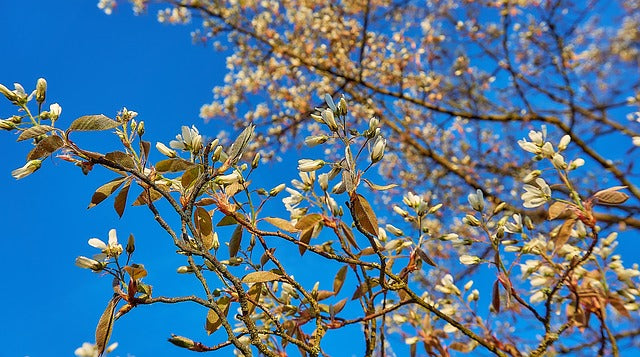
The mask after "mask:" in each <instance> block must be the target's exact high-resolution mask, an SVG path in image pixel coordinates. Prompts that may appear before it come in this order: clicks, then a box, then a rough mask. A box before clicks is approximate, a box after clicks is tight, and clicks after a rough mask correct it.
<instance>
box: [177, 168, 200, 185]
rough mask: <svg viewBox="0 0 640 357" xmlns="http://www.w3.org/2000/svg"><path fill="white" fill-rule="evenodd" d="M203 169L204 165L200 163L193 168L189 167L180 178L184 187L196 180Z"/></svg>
mask: <svg viewBox="0 0 640 357" xmlns="http://www.w3.org/2000/svg"><path fill="white" fill-rule="evenodd" d="M201 171H202V167H201V166H200V165H197V166H194V167H192V168H189V169H187V170H186V171H185V172H184V174H182V177H181V178H180V183H181V184H182V187H184V188H188V187H189V186H191V184H192V183H194V182H195V181H196V179H197V178H198V177H199V176H200V172H201Z"/></svg>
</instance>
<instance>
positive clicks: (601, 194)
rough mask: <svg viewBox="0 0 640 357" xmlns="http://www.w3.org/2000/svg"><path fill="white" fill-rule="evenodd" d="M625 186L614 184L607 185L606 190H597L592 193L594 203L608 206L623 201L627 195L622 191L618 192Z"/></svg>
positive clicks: (626, 198)
mask: <svg viewBox="0 0 640 357" xmlns="http://www.w3.org/2000/svg"><path fill="white" fill-rule="evenodd" d="M625 188H627V186H614V187H609V188H607V189H606V190H602V191H598V192H596V193H594V194H593V198H595V203H597V204H601V205H608V206H616V205H619V204H622V203H624V202H625V201H626V200H628V199H629V195H627V194H626V193H624V192H618V191H620V190H623V189H625Z"/></svg>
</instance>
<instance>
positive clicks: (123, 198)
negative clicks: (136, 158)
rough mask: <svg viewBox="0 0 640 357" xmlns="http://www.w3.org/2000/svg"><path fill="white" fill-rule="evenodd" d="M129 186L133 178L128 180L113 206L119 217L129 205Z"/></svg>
mask: <svg viewBox="0 0 640 357" xmlns="http://www.w3.org/2000/svg"><path fill="white" fill-rule="evenodd" d="M129 186H131V180H127V183H125V184H124V186H123V187H122V189H121V190H120V192H118V194H117V195H116V200H115V201H114V202H113V208H114V209H115V210H116V213H117V214H118V216H119V217H122V214H123V213H124V208H125V207H126V205H127V196H128V195H129Z"/></svg>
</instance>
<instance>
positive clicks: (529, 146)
mask: <svg viewBox="0 0 640 357" xmlns="http://www.w3.org/2000/svg"><path fill="white" fill-rule="evenodd" d="M518 145H519V146H520V147H521V148H522V150H524V151H527V152H530V153H532V154H536V155H537V154H540V152H541V150H540V147H539V146H538V145H536V144H535V143H532V142H530V141H527V140H525V139H522V140H518Z"/></svg>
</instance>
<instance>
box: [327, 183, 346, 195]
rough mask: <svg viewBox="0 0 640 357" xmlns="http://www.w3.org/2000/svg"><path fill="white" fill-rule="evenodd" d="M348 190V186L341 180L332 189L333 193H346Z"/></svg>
mask: <svg viewBox="0 0 640 357" xmlns="http://www.w3.org/2000/svg"><path fill="white" fill-rule="evenodd" d="M346 190H347V187H346V186H345V185H344V182H342V181H340V182H338V183H337V184H335V185H334V186H333V188H332V189H331V193H335V194H336V195H339V194H341V193H344V192H345V191H346Z"/></svg>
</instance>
